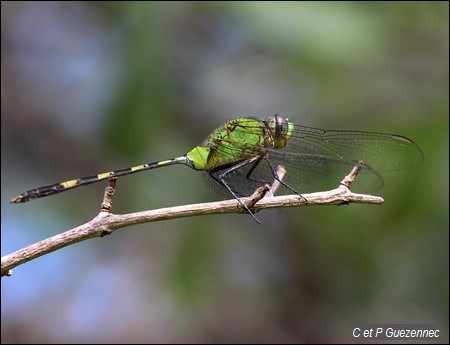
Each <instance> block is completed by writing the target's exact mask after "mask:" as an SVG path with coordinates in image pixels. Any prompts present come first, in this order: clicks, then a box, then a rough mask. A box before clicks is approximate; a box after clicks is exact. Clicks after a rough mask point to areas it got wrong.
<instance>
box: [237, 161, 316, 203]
mask: <svg viewBox="0 0 450 345" xmlns="http://www.w3.org/2000/svg"><path fill="white" fill-rule="evenodd" d="M263 158H264V160H265V161H266V162H267V165H268V166H269V169H270V172H271V173H272V176H273V178H274V179H275V180H276V181H278V182H279V183H280V184H281V185H283V186H284V187H286V188H287V189H289V190H291V191H292V192H293V193H295V194H297V195H299V196H300V197H301V198H302V199H304V200H305V201H306V202H307V200H306V199H305V197H303V195H301V194H300V193H299V192H297V191H296V190H295V189H294V188H292V187H291V186H289V185H288V184H287V183H285V182H283V180H282V179H281V178H280V177H279V175H278V172H277V170H276V169H275V168H274V166H273V165H272V163H271V162H270V159H269V156H268V155H265V156H263V155H261V156H259V157H258V159H256V160H255V162H254V164H253V166H252V167H251V168H250V170H249V171H248V172H247V175H246V176H245V178H246V179H248V180H250V181H254V182H261V183H271V181H260V180H255V179H253V178H252V177H251V175H252V173H253V171H254V170H255V169H256V167H257V166H258V164H261V160H262V159H263Z"/></svg>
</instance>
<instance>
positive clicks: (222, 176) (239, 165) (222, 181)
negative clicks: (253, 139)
mask: <svg viewBox="0 0 450 345" xmlns="http://www.w3.org/2000/svg"><path fill="white" fill-rule="evenodd" d="M254 160H255V158H252V159H248V160H244V161H242V162H240V163H237V164H235V165H233V166H231V167H229V168H228V169H226V170H225V171H224V172H222V173H221V174H219V176H218V179H217V178H216V177H215V176H214V175H213V172H212V171H209V172H208V173H209V175H210V176H211V177H212V178H213V179H214V180H216V181H218V182H219V183H220V184H221V185H222V186H224V187H225V188H226V189H227V190H228V192H230V194H231V195H233V197H234V198H235V199H236V200H237V201H238V202H239V203H240V204H241V205H242V207H244V208H245V210H246V211H247V212H248V213H249V214H250V215H251V216H252V217H253V218H254V219H255V220H256V222H257V223H260V221H259V220H258V218H256V216H255V215H254V214H253V212H252V211H251V210H250V208H249V207H248V206H247V205H245V204H244V203H243V202H242V201H241V199H240V198H239V196H238V195H237V194H236V192H235V191H233V189H232V188H231V187H230V186H229V185H228V183H227V181H226V180H225V176H227V175H228V174H229V173H231V172H233V171H234V170H236V169H239V168H242V167H244V166H246V165H249V164H252V163H253V161H254Z"/></svg>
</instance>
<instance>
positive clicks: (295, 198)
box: [1, 166, 384, 277]
mask: <svg viewBox="0 0 450 345" xmlns="http://www.w3.org/2000/svg"><path fill="white" fill-rule="evenodd" d="M360 170H361V168H360V167H359V166H355V167H354V168H353V170H352V171H351V172H350V174H348V175H347V176H346V177H345V178H344V179H343V180H342V181H341V183H340V185H339V187H338V188H336V189H333V190H330V191H326V192H319V193H311V194H302V195H301V196H300V195H296V194H295V195H284V196H270V197H267V196H266V197H265V195H266V193H267V194H271V195H273V194H274V193H275V191H276V189H277V188H278V186H279V183H278V181H276V182H275V183H273V184H272V187H270V186H268V185H265V186H263V187H260V188H258V189H257V190H256V191H255V193H254V194H253V195H252V196H250V197H248V198H242V199H241V200H242V202H243V203H245V205H247V207H249V208H250V209H251V210H252V211H253V212H258V211H260V210H263V209H266V208H279V207H298V206H317V205H348V204H350V203H359V204H378V205H380V204H382V203H383V202H384V200H383V198H381V197H377V196H372V195H366V194H355V193H353V192H351V191H350V185H351V183H352V182H353V181H354V180H355V178H356V176H357V174H358V173H359V171H360ZM278 175H279V177H280V178H282V176H283V173H282V171H280V170H279V171H278ZM115 180H116V179H110V180H109V186H108V187H107V188H106V190H105V195H104V198H103V202H102V205H101V210H100V213H99V214H98V215H97V216H96V217H95V218H94V219H92V220H91V221H89V222H88V223H85V224H83V225H80V226H78V227H76V228H73V229H71V230H68V231H66V232H63V233H61V234H58V235H55V236H53V237H50V238H48V239H45V240H43V241H40V242H38V243H35V244H32V245H30V246H28V247H26V248H23V249H20V250H18V251H16V252H14V253H11V254H8V255H5V256H3V257H2V259H1V276H2V277H3V276H10V275H11V274H12V271H11V269H13V268H14V267H17V266H19V265H22V264H24V263H25V262H28V261H30V260H33V259H35V258H38V257H40V256H43V255H45V254H48V253H51V252H53V251H56V250H58V249H60V248H64V247H67V246H69V245H72V244H74V243H77V242H81V241H84V240H87V239H90V238H94V237H103V236H105V235H109V234H111V233H113V232H114V231H115V230H117V229H120V228H124V227H127V226H130V225H135V224H142V223H149V222H155V221H160V220H167V219H176V218H183V217H193V216H201V215H207V214H223V213H245V212H246V211H245V209H244V208H243V207H242V205H241V204H240V203H239V202H238V201H237V200H235V199H232V200H225V201H218V202H208V203H201V204H192V205H184V206H175V207H168V208H161V209H158V210H151V211H143V212H134V213H128V214H113V213H111V209H112V206H111V205H112V198H113V195H114V188H115V183H116V181H115Z"/></svg>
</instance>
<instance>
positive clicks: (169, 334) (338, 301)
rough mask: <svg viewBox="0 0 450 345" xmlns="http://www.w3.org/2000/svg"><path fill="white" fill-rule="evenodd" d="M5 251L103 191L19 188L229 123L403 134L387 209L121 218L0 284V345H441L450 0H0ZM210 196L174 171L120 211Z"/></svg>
mask: <svg viewBox="0 0 450 345" xmlns="http://www.w3.org/2000/svg"><path fill="white" fill-rule="evenodd" d="M1 16H2V17H1V18H2V24H1V25H2V37H1V38H2V41H1V42H2V67H1V72H2V73H1V78H2V118H1V121H2V122H1V130H2V156H1V157H2V158H1V159H2V179H1V181H2V182H1V183H2V209H1V212H2V255H5V254H8V253H10V252H13V251H15V250H17V249H20V248H22V247H24V246H26V245H29V244H31V243H34V242H36V241H38V240H41V239H44V238H47V237H49V236H51V235H54V234H56V233H60V232H63V231H65V230H67V229H70V228H71V227H74V226H76V225H79V224H81V223H83V222H85V221H87V220H89V219H91V218H92V217H94V216H95V214H96V213H97V212H98V208H99V204H100V201H101V197H102V192H103V189H104V187H105V184H101V183H100V184H99V185H92V186H87V187H84V188H80V189H77V190H73V191H70V192H67V193H62V194H60V195H57V196H53V197H48V198H44V199H40V200H37V201H32V202H30V203H27V204H24V205H11V204H9V203H8V200H9V199H10V198H11V197H12V196H14V195H16V194H17V193H19V192H22V191H24V190H27V189H30V188H33V187H36V186H38V185H44V184H47V183H52V182H56V181H60V180H65V179H68V178H73V177H79V176H84V175H89V174H95V173H99V172H102V171H109V170H111V169H117V168H122V167H127V166H132V165H136V164H141V163H147V162H151V161H155V160H160V159H165V158H171V157H174V156H178V155H180V154H183V153H185V152H187V151H188V150H190V149H191V148H192V147H193V146H194V145H196V144H198V143H200V142H201V141H202V140H203V139H204V137H205V136H206V135H207V134H209V132H210V131H211V130H213V129H214V128H216V127H217V126H218V125H220V124H221V123H223V122H225V121H226V120H228V119H230V118H233V117H235V116H240V115H254V116H257V117H265V116H268V115H271V114H273V113H280V114H283V115H286V116H289V117H290V118H292V119H293V120H294V121H295V122H296V123H299V124H303V125H308V126H315V127H323V128H337V129H358V130H368V131H381V132H392V133H399V134H403V135H405V136H408V137H411V138H413V139H414V140H415V141H416V142H417V143H418V144H419V145H420V146H421V147H422V149H423V151H424V154H425V163H424V164H423V165H422V166H421V167H419V168H417V169H414V170H409V171H403V172H398V173H393V174H389V175H386V176H385V187H384V188H383V189H382V190H380V191H378V194H379V195H381V196H383V197H384V198H385V204H384V205H383V206H373V205H370V206H369V205H351V206H346V207H320V208H297V209H286V210H277V211H264V212H261V213H260V214H258V217H259V218H260V219H261V220H262V222H263V223H262V224H261V225H257V224H256V223H255V222H254V220H253V219H252V218H251V217H250V216H248V215H217V216H210V217H197V218H192V219H180V220H173V221H168V222H159V223H154V224H146V225H140V226H136V227H134V228H128V229H125V230H121V231H118V232H116V233H114V235H113V236H108V237H106V238H102V239H101V240H91V241H87V242H83V243H81V244H77V245H74V246H71V247H69V248H66V249H63V250H60V251H57V252H55V253H52V254H49V255H47V256H45V257H42V258H39V259H37V260H34V261H32V262H29V263H27V264H25V265H23V266H20V267H18V268H17V269H15V270H14V274H13V277H11V278H3V279H2V290H1V291H2V292H1V293H2V319H1V322H2V343H27V342H33V343H56V342H62V343H69V342H75V343H82V342H89V343H91V342H93V343H97V342H115V343H122V342H123V343H133V342H164V343H167V342H202V343H210V342H213V343H216V342H220V343H222V342H241V343H242V342H253V343H255V342H264V343H267V342H343V341H348V340H350V337H351V331H352V327H353V326H354V325H355V324H361V323H414V324H417V323H436V324H439V325H440V327H441V339H443V341H444V342H445V341H448V305H449V304H448V292H449V287H448V277H449V275H448V259H449V258H448V252H449V251H448V249H449V245H448V226H449V222H448V207H449V205H448V200H449V194H448V187H449V186H448V177H449V170H448V162H449V156H448V155H449V152H448V116H449V113H448V94H449V89H448V82H449V79H448V61H449V56H448V42H449V37H448V4H447V3H446V2H445V3H444V2H370V3H364V2H334V3H332V2H273V3H270V2H269V3H260V2H207V3H203V2H167V3H166V2H164V3H163V2H161V3H160V2H151V3H146V2H114V3H110V2H68V3H62V2H61V3H59V2H2V14H1ZM209 200H215V198H214V196H213V195H212V194H211V193H210V192H209V191H208V190H207V188H206V187H205V186H204V184H203V179H202V176H201V174H200V173H198V172H194V171H191V170H189V169H187V168H184V167H170V168H165V169H159V170H155V171H151V172H147V173H140V174H136V175H134V176H129V177H124V178H121V179H120V180H119V181H118V192H117V194H116V197H115V201H114V211H115V212H117V213H125V212H132V211H138V210H145V209H153V208H158V207H165V206H173V205H181V204H187V203H195V202H205V201H209Z"/></svg>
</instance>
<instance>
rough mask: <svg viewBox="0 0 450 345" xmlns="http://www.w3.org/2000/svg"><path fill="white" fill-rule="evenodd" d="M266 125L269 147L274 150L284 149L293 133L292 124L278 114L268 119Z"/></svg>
mask: <svg viewBox="0 0 450 345" xmlns="http://www.w3.org/2000/svg"><path fill="white" fill-rule="evenodd" d="M266 123H267V126H268V127H269V130H270V133H271V136H270V143H269V144H270V146H273V147H274V148H276V149H282V148H283V147H285V146H286V145H287V143H288V142H289V140H290V139H291V137H292V134H293V133H294V124H293V123H292V122H291V121H289V119H288V118H285V117H283V116H280V115H278V114H275V115H273V116H271V117H269V119H268V120H267V121H266Z"/></svg>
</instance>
